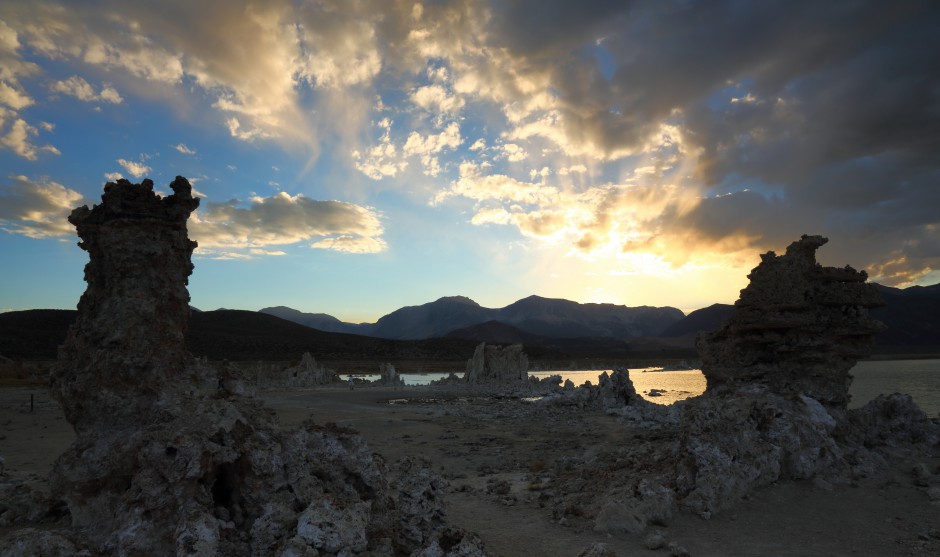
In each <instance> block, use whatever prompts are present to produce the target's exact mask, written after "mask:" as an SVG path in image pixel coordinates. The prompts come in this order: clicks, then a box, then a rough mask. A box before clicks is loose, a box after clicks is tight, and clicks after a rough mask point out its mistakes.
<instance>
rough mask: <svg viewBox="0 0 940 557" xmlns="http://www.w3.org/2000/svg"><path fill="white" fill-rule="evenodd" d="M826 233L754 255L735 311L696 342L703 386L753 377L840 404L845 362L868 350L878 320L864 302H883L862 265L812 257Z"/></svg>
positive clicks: (844, 394) (845, 388) (844, 400)
mask: <svg viewBox="0 0 940 557" xmlns="http://www.w3.org/2000/svg"><path fill="white" fill-rule="evenodd" d="M827 241H828V239H826V238H823V237H822V236H806V235H804V236H803V237H802V238H801V239H800V240H798V241H796V242H793V243H792V244H790V245H789V246H788V247H787V251H786V254H784V255H781V256H778V255H776V254H775V253H774V252H772V251H771V252H767V253H765V254H763V255H761V263H760V265H758V266H757V267H755V268H754V270H752V271H751V274H749V275H748V278H750V279H751V282H750V284H748V286H747V288H745V289H744V290H742V291H741V297H740V299H738V301H737V302H736V303H735V307H736V312H735V313H734V315H733V316H732V317H731V319H730V320H729V321H728V322H727V323H726V324H725V325H724V326H723V327H722V328H721V329H719V330H717V331H715V332H712V333H705V334H702V335H700V336H699V338H698V341H697V342H696V347H697V348H698V351H699V355H700V356H701V358H702V373H704V374H705V378H706V380H707V382H708V389H709V390H713V389H716V388H719V387H722V386H726V385H730V386H731V387H732V388H733V387H734V386H735V384H750V383H760V384H763V385H767V387H768V388H769V389H770V390H771V391H772V392H774V393H778V394H781V395H784V396H791V395H794V396H795V395H800V394H804V395H807V396H810V397H812V398H814V399H816V400H818V401H819V402H821V403H823V404H824V405H826V406H828V407H831V408H841V409H844V408H845V407H846V405H847V404H848V401H849V384H850V382H851V377H850V376H849V370H850V369H851V368H852V366H854V365H855V363H856V362H857V361H858V360H859V359H860V358H863V357H865V356H868V355H869V354H870V350H871V345H872V338H873V335H874V334H875V333H876V332H878V331H879V330H881V327H882V326H881V324H880V323H879V322H877V321H875V320H874V319H872V318H871V317H870V316H869V315H868V310H869V309H870V308H874V307H878V306H880V305H883V302H882V300H881V296H880V294H879V293H878V291H877V290H876V289H875V288H874V287H873V286H872V285H870V284H866V283H865V280H866V279H867V278H868V275H867V274H866V273H865V272H864V271H856V270H855V269H853V268H852V267H849V266H845V267H844V268H841V269H840V268H836V267H823V266H821V265H820V264H818V263H817V262H816V250H817V249H819V247H820V246H822V245H824V244H825V243H826V242H827Z"/></svg>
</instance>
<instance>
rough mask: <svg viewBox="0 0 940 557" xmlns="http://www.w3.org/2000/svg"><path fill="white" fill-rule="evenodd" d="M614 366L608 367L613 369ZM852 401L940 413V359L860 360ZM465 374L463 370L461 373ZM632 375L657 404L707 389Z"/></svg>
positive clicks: (661, 375)
mask: <svg viewBox="0 0 940 557" xmlns="http://www.w3.org/2000/svg"><path fill="white" fill-rule="evenodd" d="M609 371H610V370H608V372H609ZM601 373H603V370H600V371H598V370H593V371H538V372H531V373H529V375H530V376H535V377H538V378H542V377H548V376H551V375H561V377H562V381H564V380H566V379H570V380H571V381H572V382H573V383H574V384H575V385H583V384H584V382H585V381H590V382H591V383H592V384H594V385H596V384H597V377H598V376H599V375H600V374H601ZM851 373H852V375H854V376H855V379H854V380H853V381H852V388H851V389H850V390H849V393H850V394H851V395H852V403H851V404H849V407H851V408H856V407H859V406H863V405H864V404H865V403H866V402H868V401H869V400H871V399H873V398H875V397H876V396H878V395H879V394H891V393H904V394H909V395H911V397H913V398H914V401H915V402H917V404H918V405H919V406H920V407H921V408H922V409H923V410H924V412H926V413H927V415H929V416H937V415H938V413H940V360H886V361H871V362H859V363H858V364H857V365H856V366H855V367H854V368H852V372H851ZM447 375H448V374H446V373H422V374H415V373H403V374H402V377H404V378H405V383H406V384H407V385H427V384H428V383H430V382H431V381H432V380H436V379H441V378H443V377H446V376H447ZM458 375H462V373H458ZM359 377H362V378H363V379H369V380H376V379H378V378H379V376H378V375H361V376H359ZM630 379H632V380H633V385H634V387H636V391H637V393H639V394H640V395H641V396H643V397H644V398H646V399H647V400H650V401H652V402H655V403H657V404H671V403H673V402H675V401H677V400H682V399H686V398H689V397H692V396H698V395H700V394H701V393H702V392H703V391H704V390H705V377H704V376H703V375H702V372H701V371H699V370H697V369H693V370H683V371H656V368H646V369H631V370H630ZM652 389H659V390H661V391H662V394H661V395H660V396H650V394H649V393H650V391H651V390H652Z"/></svg>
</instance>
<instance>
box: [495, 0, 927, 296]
mask: <svg viewBox="0 0 940 557" xmlns="http://www.w3.org/2000/svg"><path fill="white" fill-rule="evenodd" d="M529 4H530V3H528V2H515V3H511V4H510V6H511V7H510V8H509V9H505V10H502V11H498V10H497V11H496V12H495V13H498V14H501V15H503V16H504V18H505V19H503V20H502V21H500V22H499V24H498V25H497V28H498V29H500V30H502V31H503V32H504V33H505V35H504V36H503V40H504V42H505V45H506V46H507V47H508V48H509V49H510V50H512V51H513V52H515V53H516V54H517V55H518V56H520V57H525V58H526V59H527V60H530V61H532V60H539V59H540V57H541V59H544V60H551V59H552V58H551V57H552V56H554V57H555V58H554V60H553V61H551V62H546V64H547V68H548V69H549V71H552V72H554V75H553V78H552V81H553V83H554V85H555V87H556V88H557V94H558V95H559V97H560V98H561V100H562V102H563V106H564V107H565V113H564V114H565V121H566V126H567V130H566V131H567V133H568V135H569V137H572V138H575V139H577V140H580V141H584V142H588V143H592V144H594V146H595V147H596V149H597V150H598V151H600V152H604V153H608V154H610V153H616V152H618V150H635V149H637V148H638V147H639V146H642V145H643V143H644V141H646V140H647V138H648V137H649V136H650V135H651V134H653V133H655V131H656V130H657V129H658V127H659V126H660V124H661V123H662V122H670V123H675V124H676V125H677V126H678V127H679V129H680V130H681V131H682V137H683V147H684V149H685V152H686V153H687V154H688V155H689V156H692V157H694V160H695V168H696V171H697V173H696V176H697V179H698V184H699V187H701V188H702V192H703V193H704V194H705V195H706V198H705V199H704V200H703V201H702V202H701V203H700V204H699V205H698V207H696V208H695V209H694V210H692V211H679V210H678V209H673V210H671V211H670V210H667V211H666V212H664V213H663V215H662V216H661V218H660V219H659V223H660V233H661V234H663V235H666V236H672V237H674V241H676V242H679V240H678V238H679V236H684V237H685V238H686V239H687V242H688V241H691V240H688V239H690V238H694V243H696V244H700V243H707V242H709V241H713V242H715V243H716V244H717V243H719V242H720V241H721V240H722V239H726V238H730V237H733V236H739V237H742V238H748V239H749V240H748V241H749V242H750V243H752V244H753V245H754V246H755V247H761V248H764V247H768V246H774V245H779V244H780V243H781V242H783V243H784V245H785V243H787V242H788V241H789V240H787V238H790V239H793V238H795V235H798V234H799V233H801V232H821V233H829V232H831V233H833V234H836V233H838V234H845V235H848V236H851V237H854V239H852V240H847V241H845V242H843V243H841V244H840V245H842V246H844V252H845V255H851V256H857V257H859V258H860V260H859V263H865V264H872V265H877V264H878V262H879V261H882V260H885V259H887V258H891V257H896V256H901V257H902V258H903V259H905V261H906V263H904V264H905V265H908V267H909V271H910V274H909V275H904V276H908V278H909V277H910V276H913V275H915V274H917V273H918V272H922V271H923V269H925V268H926V267H930V266H932V267H933V268H936V267H937V266H938V263H940V257H938V256H940V253H938V252H937V251H931V247H932V246H933V247H935V246H936V242H935V241H930V239H929V237H928V236H929V235H935V234H936V233H937V226H938V223H940V216H938V211H937V210H936V208H937V207H940V198H938V197H940V196H938V194H937V193H935V192H936V191H937V189H938V177H940V154H938V153H940V56H937V53H938V52H940V4H938V3H936V2H928V1H900V2H880V1H870V2H865V1H844V2H839V1H837V2H792V1H787V2H774V1H765V2H736V1H725V2H717V1H709V2H632V3H631V2H626V3H607V2H602V3H599V5H598V6H596V10H594V11H593V12H591V10H585V11H584V12H579V11H578V10H577V9H576V8H575V7H574V6H575V4H573V3H567V2H539V3H538V4H539V6H540V7H538V8H536V7H535V6H534V5H533V6H530V5H529ZM578 6H580V4H579V5H578ZM595 43H596V44H598V45H599V47H598V48H602V49H603V50H604V51H605V52H606V53H607V54H608V55H609V57H610V60H611V62H610V63H612V65H613V74H612V76H611V79H609V80H607V79H604V78H603V77H602V75H603V74H604V68H602V67H601V65H602V63H601V62H598V61H596V60H594V59H592V58H591V57H590V56H587V55H585V52H586V49H588V50H589V49H590V46H591V45H592V44H595ZM563 48H564V49H567V59H566V58H565V57H564V56H559V55H558V51H559V49H563ZM566 60H567V61H566ZM747 188H752V189H753V190H755V191H750V192H745V191H743V190H745V189H747ZM720 193H733V194H734V195H728V196H721V197H713V194H720ZM859 238H865V241H864V242H863V241H860V240H859ZM899 249H900V250H901V252H902V253H900V254H898V253H897V252H898V250H899ZM901 275H903V273H901ZM901 275H899V276H901Z"/></svg>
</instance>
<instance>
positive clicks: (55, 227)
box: [0, 176, 87, 238]
mask: <svg viewBox="0 0 940 557" xmlns="http://www.w3.org/2000/svg"><path fill="white" fill-rule="evenodd" d="M11 180H12V181H10V182H7V183H6V184H4V185H2V186H0V229H2V230H3V231H4V232H7V233H10V234H20V235H23V236H28V237H30V238H60V237H66V236H74V234H75V228H74V227H72V225H71V224H69V222H68V220H67V219H68V215H69V213H71V211H72V209H74V208H75V207H79V206H81V205H85V204H87V201H86V200H85V198H84V197H83V196H82V194H80V193H78V192H77V191H75V190H72V189H69V188H67V187H65V186H63V185H62V184H59V183H57V182H53V181H49V180H40V181H34V180H31V179H29V178H27V177H26V176H14V177H12V178H11Z"/></svg>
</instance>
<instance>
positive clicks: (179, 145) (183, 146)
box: [173, 143, 196, 155]
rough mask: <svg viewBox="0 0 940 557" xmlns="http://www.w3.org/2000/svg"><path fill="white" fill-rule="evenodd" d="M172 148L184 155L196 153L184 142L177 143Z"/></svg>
mask: <svg viewBox="0 0 940 557" xmlns="http://www.w3.org/2000/svg"><path fill="white" fill-rule="evenodd" d="M173 148H174V149H176V150H177V151H179V152H180V153H183V154H184V155H195V154H196V151H195V150H194V149H190V148H189V147H187V146H186V144H185V143H177V144H176V145H174V146H173Z"/></svg>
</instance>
